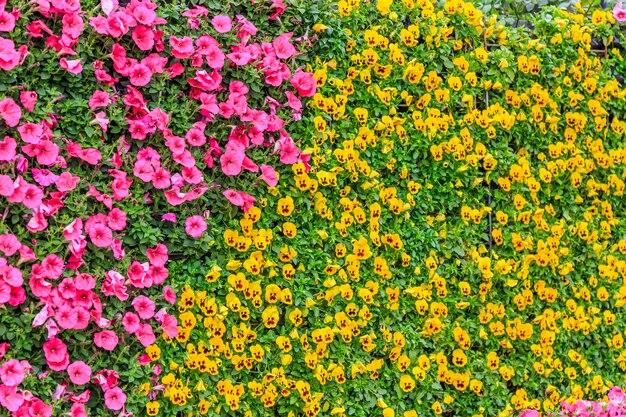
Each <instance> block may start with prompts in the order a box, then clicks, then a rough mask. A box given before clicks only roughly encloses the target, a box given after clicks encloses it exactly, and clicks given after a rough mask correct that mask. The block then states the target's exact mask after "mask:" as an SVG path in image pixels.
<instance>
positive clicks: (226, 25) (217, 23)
mask: <svg viewBox="0 0 626 417" xmlns="http://www.w3.org/2000/svg"><path fill="white" fill-rule="evenodd" d="M211 24H212V25H213V27H214V28H215V31H216V32H218V33H228V32H230V30H231V29H232V28H233V22H232V20H230V17H228V16H225V15H223V14H218V15H217V16H215V17H213V19H211Z"/></svg>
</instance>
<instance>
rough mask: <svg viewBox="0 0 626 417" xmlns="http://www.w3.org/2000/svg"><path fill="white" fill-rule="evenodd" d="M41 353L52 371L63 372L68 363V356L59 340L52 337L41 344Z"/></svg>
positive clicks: (65, 348) (63, 344)
mask: <svg viewBox="0 0 626 417" xmlns="http://www.w3.org/2000/svg"><path fill="white" fill-rule="evenodd" d="M43 353H44V356H45V357H46V363H47V364H48V366H49V367H50V369H52V370H53V371H57V372H61V371H64V370H65V369H66V368H67V366H68V365H69V362H70V355H69V354H68V353H67V347H66V346H65V343H63V342H62V341H61V340H60V339H57V338H56V337H52V338H50V339H48V341H47V342H45V343H44V344H43Z"/></svg>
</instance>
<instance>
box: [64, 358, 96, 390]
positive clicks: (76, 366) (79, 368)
mask: <svg viewBox="0 0 626 417" xmlns="http://www.w3.org/2000/svg"><path fill="white" fill-rule="evenodd" d="M67 373H68V375H69V376H70V380H71V381H72V383H74V384H76V385H85V384H87V383H88V382H89V380H90V379H91V368H90V367H89V365H87V364H86V363H85V362H83V361H76V362H72V363H71V364H70V365H69V366H68V367H67Z"/></svg>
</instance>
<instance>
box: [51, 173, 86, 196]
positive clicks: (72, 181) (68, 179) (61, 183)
mask: <svg viewBox="0 0 626 417" xmlns="http://www.w3.org/2000/svg"><path fill="white" fill-rule="evenodd" d="M78 181H80V177H75V176H73V175H72V174H70V173H69V172H67V171H66V172H63V173H61V175H59V179H57V181H56V183H55V185H56V186H57V189H58V190H59V191H61V192H66V191H72V190H73V189H75V188H76V184H78Z"/></svg>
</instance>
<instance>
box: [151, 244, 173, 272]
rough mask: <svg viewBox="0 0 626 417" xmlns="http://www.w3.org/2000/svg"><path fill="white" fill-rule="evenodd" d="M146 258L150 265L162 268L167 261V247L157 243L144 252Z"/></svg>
mask: <svg viewBox="0 0 626 417" xmlns="http://www.w3.org/2000/svg"><path fill="white" fill-rule="evenodd" d="M146 256H147V257H148V260H150V263H151V264H152V265H156V266H163V265H165V263H166V262H167V260H168V258H169V257H168V253H167V246H165V245H164V244H162V243H159V244H158V245H156V247H154V248H149V249H148V250H146Z"/></svg>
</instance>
